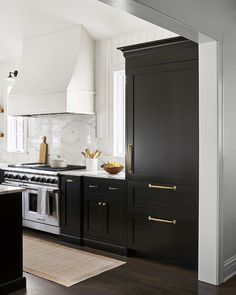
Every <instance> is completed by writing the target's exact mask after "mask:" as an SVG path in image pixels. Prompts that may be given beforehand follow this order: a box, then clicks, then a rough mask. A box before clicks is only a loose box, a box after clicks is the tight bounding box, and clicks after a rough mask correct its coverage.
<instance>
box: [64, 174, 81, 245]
mask: <svg viewBox="0 0 236 295" xmlns="http://www.w3.org/2000/svg"><path fill="white" fill-rule="evenodd" d="M60 192H61V195H60V212H61V222H60V223H61V231H60V239H61V240H63V241H66V242H74V243H77V244H80V243H81V219H82V217H81V215H82V211H81V209H82V207H81V204H82V192H81V177H78V176H62V177H61V181H60Z"/></svg>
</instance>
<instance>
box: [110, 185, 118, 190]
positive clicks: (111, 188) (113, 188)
mask: <svg viewBox="0 0 236 295" xmlns="http://www.w3.org/2000/svg"><path fill="white" fill-rule="evenodd" d="M109 190H111V191H117V190H118V188H117V187H111V186H109Z"/></svg>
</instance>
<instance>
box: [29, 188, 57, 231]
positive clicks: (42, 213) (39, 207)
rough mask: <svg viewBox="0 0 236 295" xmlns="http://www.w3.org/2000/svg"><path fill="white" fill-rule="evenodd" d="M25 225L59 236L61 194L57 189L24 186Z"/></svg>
mask: <svg viewBox="0 0 236 295" xmlns="http://www.w3.org/2000/svg"><path fill="white" fill-rule="evenodd" d="M24 188H25V191H24V193H23V225H24V226H26V227H30V228H33V229H38V230H42V231H46V232H50V233H54V234H59V222H60V221H59V220H60V218H59V192H58V189H57V188H55V187H50V186H46V185H45V186H44V185H41V184H40V185H32V184H30V185H29V186H28V185H24Z"/></svg>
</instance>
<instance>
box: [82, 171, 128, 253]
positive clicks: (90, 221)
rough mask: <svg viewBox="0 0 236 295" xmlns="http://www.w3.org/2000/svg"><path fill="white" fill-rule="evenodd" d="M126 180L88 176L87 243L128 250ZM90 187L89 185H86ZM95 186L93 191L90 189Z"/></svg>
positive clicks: (115, 249) (110, 248) (118, 250)
mask: <svg viewBox="0 0 236 295" xmlns="http://www.w3.org/2000/svg"><path fill="white" fill-rule="evenodd" d="M124 183H125V182H124V181H122V180H120V181H114V180H107V179H94V178H91V177H87V178H85V195H84V209H83V214H84V219H83V240H84V243H85V244H87V245H91V246H96V247H99V248H102V249H109V250H113V251H115V252H119V253H124V252H126V228H127V224H126V211H127V210H126V201H125V197H124V195H123V194H120V193H119V192H118V191H119V190H121V192H123V191H124V190H123V189H121V187H123V186H124ZM86 188H87V189H86ZM91 190H92V192H91Z"/></svg>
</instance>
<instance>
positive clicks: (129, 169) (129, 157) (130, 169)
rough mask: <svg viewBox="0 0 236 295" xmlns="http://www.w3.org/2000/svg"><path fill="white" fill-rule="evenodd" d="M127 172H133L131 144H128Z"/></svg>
mask: <svg viewBox="0 0 236 295" xmlns="http://www.w3.org/2000/svg"><path fill="white" fill-rule="evenodd" d="M127 160H128V172H129V173H133V146H132V144H128V159H127Z"/></svg>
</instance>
